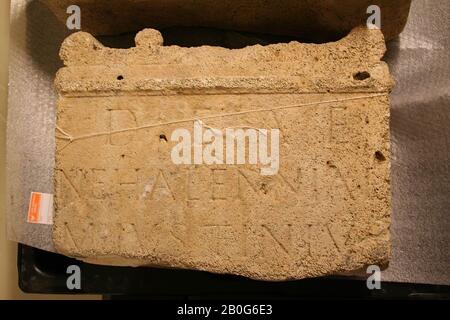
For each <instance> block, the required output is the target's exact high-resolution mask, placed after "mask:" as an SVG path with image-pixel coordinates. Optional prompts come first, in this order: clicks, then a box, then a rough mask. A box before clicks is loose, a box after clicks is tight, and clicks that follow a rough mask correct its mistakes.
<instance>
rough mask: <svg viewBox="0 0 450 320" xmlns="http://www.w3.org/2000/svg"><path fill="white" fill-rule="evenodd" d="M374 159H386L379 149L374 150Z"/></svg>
mask: <svg viewBox="0 0 450 320" xmlns="http://www.w3.org/2000/svg"><path fill="white" fill-rule="evenodd" d="M375 159H377V160H378V161H386V157H385V156H384V154H383V153H382V152H381V151H377V152H375Z"/></svg>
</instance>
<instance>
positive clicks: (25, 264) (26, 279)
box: [18, 244, 450, 299]
mask: <svg viewBox="0 0 450 320" xmlns="http://www.w3.org/2000/svg"><path fill="white" fill-rule="evenodd" d="M70 265H77V266H79V267H80V270H81V289H80V290H69V289H68V288H67V285H66V281H67V278H68V277H69V276H70V274H67V268H68V266H70ZM18 270H19V286H20V288H21V289H22V290H23V291H24V292H27V293H46V294H49V293H50V294H53V293H55V294H56V293H67V294H102V295H106V296H112V297H116V298H117V297H126V296H133V297H138V296H140V297H142V296H146V297H153V298H190V299H196V298H199V299H202V298H208V299H211V298H212V299H214V298H220V299H236V298H256V299H258V298H264V299H266V298H269V299H270V298H276V299H283V298H286V299H292V298H339V299H345V298H364V299H367V298H369V299H371V298H387V299H390V298H417V299H450V286H435V285H418V284H408V283H390V282H382V284H381V289H380V290H369V289H368V288H367V286H366V281H365V280H361V279H354V278H347V277H326V278H316V279H306V280H300V281H288V282H265V281H255V280H250V279H246V278H243V277H238V276H231V275H218V274H212V273H207V272H199V271H188V270H175V269H156V268H130V267H109V266H98V265H92V264H88V263H84V262H81V261H78V260H75V259H71V258H68V257H65V256H62V255H59V254H55V253H49V252H46V251H42V250H39V249H35V248H32V247H28V246H25V245H20V244H19V251H18Z"/></svg>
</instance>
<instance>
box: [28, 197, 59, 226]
mask: <svg viewBox="0 0 450 320" xmlns="http://www.w3.org/2000/svg"><path fill="white" fill-rule="evenodd" d="M27 221H28V223H38V224H53V195H52V194H49V193H40V192H32V193H31V197H30V205H29V207H28V218H27Z"/></svg>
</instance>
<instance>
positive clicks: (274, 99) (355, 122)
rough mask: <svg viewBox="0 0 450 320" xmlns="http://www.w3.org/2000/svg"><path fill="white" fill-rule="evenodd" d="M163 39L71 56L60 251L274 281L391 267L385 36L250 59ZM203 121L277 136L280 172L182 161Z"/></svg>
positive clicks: (67, 54)
mask: <svg viewBox="0 0 450 320" xmlns="http://www.w3.org/2000/svg"><path fill="white" fill-rule="evenodd" d="M162 42H163V39H162V37H161V35H160V33H159V32H157V31H156V30H152V29H147V30H144V31H142V32H140V33H139V34H138V35H137V36H136V47H133V48H130V49H111V48H107V47H104V46H103V45H102V44H101V43H99V42H98V41H97V40H96V39H95V38H94V37H93V36H91V35H90V34H88V33H84V32H80V33H75V34H73V35H71V36H70V37H68V38H67V39H66V40H65V41H64V43H63V45H62V48H61V58H62V59H63V60H64V63H65V65H66V66H65V67H64V68H62V69H61V70H59V72H58V74H57V77H56V87H57V90H58V92H59V102H58V112H57V114H58V115H57V131H56V137H57V152H56V169H55V217H54V232H53V234H54V243H55V247H56V248H57V250H58V251H59V252H60V253H63V254H66V255H68V256H72V257H76V258H78V259H82V260H84V261H88V262H93V263H99V264H108V265H131V266H140V265H145V266H158V267H175V268H187V269H196V270H206V271H210V272H216V273H231V274H238V275H243V276H246V277H250V278H254V279H265V280H286V279H301V278H305V277H314V276H322V275H327V274H332V273H337V272H347V271H351V270H356V269H359V268H361V267H363V266H365V265H370V264H384V263H386V262H387V261H388V259H389V254H390V236H389V226H390V210H391V207H390V142H389V93H390V90H391V88H392V86H393V80H392V78H391V76H390V74H389V70H388V66H387V65H386V63H385V62H383V61H381V60H380V59H381V57H382V56H383V54H384V52H385V42H384V39H383V35H382V33H381V32H380V31H379V30H368V29H366V28H362V27H360V28H357V29H355V30H354V31H352V32H351V33H350V34H349V35H348V36H347V37H345V38H343V39H342V40H340V41H338V42H335V43H327V44H321V45H317V44H301V43H298V42H291V43H288V44H277V45H269V46H259V45H257V46H251V47H246V48H244V49H238V50H229V49H225V48H220V47H208V46H203V47H196V48H182V47H178V46H163V45H162ZM196 124H201V125H202V128H203V131H202V132H206V130H207V128H214V130H215V131H214V132H220V136H221V137H222V134H223V132H227V131H226V130H227V129H229V128H235V129H236V128H240V129H241V130H244V129H249V128H254V129H256V130H258V133H259V134H260V135H259V138H258V139H259V140H258V141H259V143H260V145H261V143H262V141H263V140H264V139H263V136H264V134H266V135H269V133H268V132H269V131H267V132H265V133H264V130H272V129H278V130H279V167H278V170H275V171H273V172H272V174H268V175H267V174H266V175H264V174H262V168H263V166H264V164H263V163H262V162H256V163H252V162H250V161H249V160H248V159H250V155H249V158H248V159H247V160H248V161H247V160H246V161H244V163H241V164H239V163H237V161H235V162H232V161H231V162H228V161H225V160H224V161H223V163H220V162H219V163H205V162H203V163H202V162H190V163H187V164H186V163H185V164H176V163H174V161H173V157H172V152H173V150H174V148H175V147H176V146H177V144H178V142H179V141H178V140H176V139H175V140H174V139H173V134H174V132H176V130H179V129H186V131H185V132H188V133H189V134H194V133H195V132H194V126H195V125H196ZM248 132H249V131H248ZM263 133H264V134H263ZM261 134H262V135H261ZM217 137H218V135H217V136H215V138H217ZM271 137H272V139H273V137H274V136H273V134H271ZM194 141H195V140H194ZM212 141H213V140H212V139H211V141H209V142H210V143H211V142H212ZM214 141H215V140H214ZM191 142H192V140H191ZM192 144H194V143H192ZM192 144H189V146H191V145H192ZM250 144H251V143H250V139H249V140H248V141H247V142H246V143H245V146H247V149H248V150H250ZM207 145H208V143H207V141H203V142H201V143H200V144H198V143H197V144H194V146H193V147H194V153H195V150H196V149H195V147H199V148H206V146H207ZM223 147H224V148H225V147H226V146H223ZM200 150H205V149H200ZM271 150H272V151H273V150H274V147H273V146H271ZM260 152H262V151H260ZM260 154H261V153H260ZM191 155H192V154H191ZM193 158H195V155H194V157H193Z"/></svg>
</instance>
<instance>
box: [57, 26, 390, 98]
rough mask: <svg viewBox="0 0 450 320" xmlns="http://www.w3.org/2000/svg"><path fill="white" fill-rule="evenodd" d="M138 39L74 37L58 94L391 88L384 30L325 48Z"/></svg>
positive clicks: (149, 35) (156, 35) (153, 33)
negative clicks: (121, 44) (124, 42)
mask: <svg viewBox="0 0 450 320" xmlns="http://www.w3.org/2000/svg"><path fill="white" fill-rule="evenodd" d="M135 42H136V47H132V48H129V49H115V48H108V47H105V46H104V45H103V44H101V43H100V42H99V41H98V40H96V39H95V38H94V37H93V36H92V35H91V34H89V33H85V32H78V33H74V34H72V35H71V36H69V37H68V38H67V39H66V40H65V41H64V42H63V44H62V47H61V51H60V57H61V59H62V60H63V61H64V64H65V66H66V67H64V68H62V69H60V70H59V72H58V74H57V76H56V80H55V84H56V88H57V90H58V91H59V93H60V94H62V95H64V96H97V95H116V94H121V93H125V92H133V93H134V94H146V95H160V94H164V95H171V94H198V93H201V94H220V93H227V94H230V93H316V94H317V93H358V92H365V93H378V92H390V90H391V89H392V87H393V85H394V81H393V79H392V77H391V76H390V74H389V69H388V66H387V64H386V63H385V62H383V61H381V58H382V57H383V55H384V53H385V51H386V45H385V42H384V38H383V34H382V32H381V31H380V30H370V29H367V28H365V27H357V28H355V29H354V30H353V31H352V32H351V33H350V34H349V35H347V36H346V37H344V38H343V39H341V40H339V41H337V42H330V43H325V44H303V43H299V42H296V41H293V42H290V43H281V44H273V45H267V46H261V45H254V46H249V47H245V48H243V49H226V48H222V47H211V46H201V47H192V48H185V47H179V46H163V38H162V36H161V33H160V32H159V31H157V30H154V29H145V30H143V31H141V32H139V33H138V34H137V35H136V38H135ZM349 66H352V67H351V68H349Z"/></svg>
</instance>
